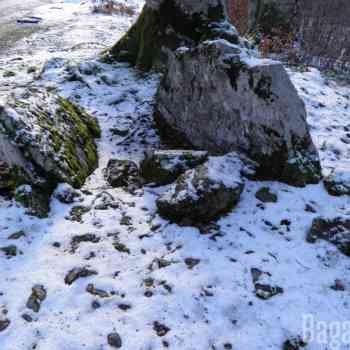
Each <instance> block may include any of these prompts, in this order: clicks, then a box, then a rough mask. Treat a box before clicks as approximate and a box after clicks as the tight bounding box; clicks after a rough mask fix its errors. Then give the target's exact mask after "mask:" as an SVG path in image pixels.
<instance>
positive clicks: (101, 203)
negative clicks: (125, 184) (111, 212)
mask: <svg viewBox="0 0 350 350" xmlns="http://www.w3.org/2000/svg"><path fill="white" fill-rule="evenodd" d="M93 205H94V209H95V210H108V209H110V208H112V209H118V208H119V203H118V202H116V201H115V199H114V197H113V196H112V195H111V194H110V193H108V192H106V191H103V192H101V193H99V194H98V195H97V196H96V198H95V199H94V202H93Z"/></svg>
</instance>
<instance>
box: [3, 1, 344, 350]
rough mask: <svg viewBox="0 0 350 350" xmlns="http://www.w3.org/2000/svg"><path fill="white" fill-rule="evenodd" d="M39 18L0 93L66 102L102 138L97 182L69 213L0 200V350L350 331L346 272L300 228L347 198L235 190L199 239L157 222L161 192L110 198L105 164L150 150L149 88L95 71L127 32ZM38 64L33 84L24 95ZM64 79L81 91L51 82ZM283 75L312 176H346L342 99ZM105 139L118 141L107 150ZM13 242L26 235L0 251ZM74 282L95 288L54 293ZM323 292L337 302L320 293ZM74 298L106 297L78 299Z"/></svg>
mask: <svg viewBox="0 0 350 350" xmlns="http://www.w3.org/2000/svg"><path fill="white" fill-rule="evenodd" d="M37 15H38V16H42V17H44V19H45V20H47V21H50V24H52V25H51V30H50V31H49V32H47V33H40V32H39V33H36V34H35V35H34V36H33V37H30V38H27V39H26V40H24V41H22V42H20V43H19V46H17V47H16V48H14V49H13V50H11V51H10V52H9V54H8V55H7V56H6V57H0V94H2V95H5V94H7V93H9V92H12V93H16V94H20V93H21V92H22V89H23V87H25V86H28V85H29V84H38V85H41V86H46V87H48V88H50V89H57V90H58V91H59V92H60V93H61V94H63V95H64V96H68V97H70V98H72V99H73V100H75V101H77V102H79V103H80V104H81V105H83V106H84V107H85V108H86V109H87V110H88V111H89V112H90V113H91V114H93V115H94V116H95V117H96V118H97V119H98V120H99V122H100V126H101V128H102V131H103V133H102V138H101V140H100V141H99V154H100V167H99V168H98V169H97V170H96V172H95V173H94V174H93V175H92V176H91V177H90V178H89V180H88V181H87V183H86V185H85V186H84V188H83V191H82V197H81V199H80V200H77V202H76V203H75V204H72V205H64V204H61V203H60V202H58V201H57V200H56V199H53V200H52V211H51V213H50V216H49V218H48V219H44V220H39V219H36V218H33V217H30V216H28V215H26V214H25V211H24V209H22V208H20V207H19V206H18V205H17V204H16V203H15V202H11V201H6V200H4V199H2V198H0V247H3V246H8V245H10V244H15V245H16V246H17V248H18V249H19V251H20V254H18V255H17V256H15V257H11V258H7V257H6V256H5V254H2V253H1V252H0V320H1V319H5V318H6V319H8V320H10V322H11V323H10V325H9V327H8V328H7V329H6V330H5V331H3V332H1V333H0V349H1V350H29V349H36V350H81V349H84V350H107V349H109V348H110V347H109V345H108V344H107V335H108V334H109V333H111V332H118V334H119V335H120V337H121V339H122V343H123V346H122V348H123V349H128V350H151V349H153V350H156V349H163V348H170V349H176V350H207V349H213V350H221V349H231V348H232V349H240V350H248V349H249V350H262V349H264V350H265V349H272V350H275V349H276V350H277V349H282V344H283V342H284V341H285V340H286V339H287V338H289V337H295V336H298V335H301V334H302V325H303V316H305V315H313V316H314V317H315V320H317V321H326V322H332V321H338V322H345V321H348V320H349V314H350V305H349V291H350V278H349V269H350V260H349V257H346V256H344V255H342V254H341V253H340V252H339V251H338V250H337V249H336V248H335V247H334V246H333V245H330V244H328V243H326V242H318V243H316V244H313V245H311V244H309V243H307V242H306V241H305V235H306V232H307V230H308V228H309V227H310V225H311V222H312V219H313V218H315V217H317V216H325V217H328V216H329V217H334V216H348V215H350V210H349V208H350V207H349V204H350V200H349V198H348V197H338V198H336V197H331V196H329V195H328V194H327V192H326V191H325V190H324V188H323V185H322V184H319V185H312V186H308V187H306V188H304V189H300V188H293V187H290V186H287V185H285V184H280V183H277V182H268V183H260V182H248V183H247V185H246V189H245V192H244V193H243V195H242V198H241V200H240V203H239V204H238V206H237V207H236V208H235V209H234V210H233V211H232V212H231V213H230V214H229V215H227V216H226V217H224V218H222V219H221V220H220V221H219V222H218V223H217V225H213V226H211V227H207V228H206V229H204V230H202V232H200V231H199V230H198V229H196V228H191V227H186V228H184V227H179V226H177V225H175V224H169V223H168V222H166V221H164V220H162V219H160V218H159V217H158V216H157V214H156V210H155V199H156V198H157V195H158V194H159V193H161V192H162V191H163V190H164V188H159V189H154V188H147V187H146V188H144V189H143V190H138V191H136V193H135V194H133V195H132V194H130V193H127V192H124V191H123V190H121V189H112V188H110V187H109V186H108V185H107V184H106V182H105V181H104V179H103V172H102V169H103V168H104V167H105V166H106V163H107V161H108V160H109V159H110V158H112V157H118V158H125V159H132V160H136V161H138V160H139V159H140V156H141V154H142V152H143V150H145V149H146V148H148V147H159V140H158V137H157V135H156V132H155V130H154V128H153V124H152V118H151V112H152V101H153V97H154V94H155V91H156V87H157V83H158V77H157V76H156V75H144V74H141V73H140V72H137V71H135V70H134V69H131V68H129V67H128V66H126V65H124V64H113V65H108V64H103V63H100V62H99V61H98V60H97V56H96V55H97V54H98V53H99V52H100V51H101V50H102V49H103V48H106V47H108V46H109V45H110V44H111V43H113V42H114V41H115V40H116V39H118V37H120V36H121V35H122V33H124V32H125V30H126V29H127V28H128V26H129V25H130V23H131V22H132V20H133V19H132V18H129V17H124V16H116V15H115V16H104V15H92V14H91V12H90V9H89V5H88V4H87V3H85V4H83V5H79V4H78V3H76V2H75V1H74V2H73V1H72V2H71V3H59V4H58V5H55V6H52V5H49V6H45V7H42V8H39V9H38V10H37ZM47 60H50V64H46V68H45V69H44V70H43V71H42V74H41V79H37V80H35V81H34V82H33V79H34V77H36V76H38V73H39V71H41V69H42V68H41V67H42V66H43V64H44V62H46V61H47ZM67 65H68V66H69V67H70V68H69V70H68V71H70V72H71V71H72V70H73V71H75V72H78V74H79V76H80V79H79V81H75V82H67V81H66V80H65V77H66V76H67V74H68V73H67V68H66V67H67ZM30 67H34V68H35V69H36V70H35V69H29V70H28V68H30ZM9 71H11V72H14V73H15V74H16V75H15V76H11V74H8V73H7V72H9ZM91 72H93V74H91ZM4 73H5V74H4ZM6 73H7V74H6ZM290 75H291V77H292V80H293V82H294V83H295V85H296V86H297V88H298V91H299V93H300V95H301V96H302V98H303V99H304V101H305V102H306V105H307V109H308V118H309V119H308V121H309V124H310V125H311V132H312V135H313V138H314V141H315V143H316V145H317V146H318V148H319V150H320V155H321V159H322V164H323V167H324V168H325V169H326V170H327V169H330V168H332V167H343V168H344V167H345V168H346V167H347V166H349V165H348V164H349V160H350V154H349V146H348V144H347V142H345V141H344V140H347V139H349V140H350V134H349V133H348V130H347V128H348V124H350V123H349V122H348V121H347V115H348V109H349V105H350V87H349V86H346V85H345V86H344V85H341V84H338V83H336V82H335V81H333V80H327V79H325V78H324V77H322V76H321V74H320V73H319V72H318V71H317V70H315V69H311V70H309V71H307V72H293V71H290ZM345 127H346V128H345ZM349 128H350V125H349ZM115 129H122V130H127V131H128V133H127V135H126V136H125V134H124V133H123V134H124V136H118V135H116V133H115ZM349 130H350V129H349ZM262 186H269V187H270V189H271V191H273V192H274V193H276V194H277V196H278V201H277V203H269V204H262V203H261V202H259V201H258V200H257V199H256V198H255V193H256V191H257V190H258V189H259V188H261V187H262ZM110 201H113V202H117V203H118V207H117V208H116V206H115V205H113V208H111V207H110V208H108V205H107V209H106V210H101V209H100V208H101V206H99V205H98V204H101V203H108V202H110ZM77 205H80V206H84V207H86V208H87V209H86V211H87V212H86V213H85V214H83V216H82V221H81V222H76V221H71V220H69V219H68V217H69V213H70V210H71V208H72V207H74V206H77ZM310 208H313V210H312V211H314V212H311V211H310ZM306 209H307V210H306ZM18 231H23V233H24V235H23V236H21V237H20V238H19V239H17V240H13V239H9V238H8V237H9V236H10V235H12V234H13V233H15V232H18ZM84 234H94V235H95V236H94V237H95V238H94V239H93V242H81V243H80V244H79V245H76V244H73V246H72V241H73V238H74V237H76V236H78V235H84ZM75 242H76V239H75ZM116 243H119V244H116ZM116 247H117V248H118V249H116ZM76 267H87V268H89V269H91V270H94V271H96V272H97V274H94V275H92V276H90V277H87V278H80V279H78V280H77V281H75V283H73V284H72V285H67V284H65V276H66V275H67V273H68V272H69V271H70V270H72V269H73V268H76ZM252 268H258V269H259V270H261V271H264V272H268V273H269V274H271V276H270V277H269V278H270V280H271V281H272V282H271V283H272V284H274V285H277V286H279V287H282V288H283V290H284V292H283V294H279V295H277V296H275V297H273V298H271V299H269V300H261V299H259V298H257V297H256V295H255V293H254V285H253V281H252V275H251V269H252ZM335 280H341V281H342V282H343V284H344V285H345V291H335V290H333V289H331V286H333V285H334V283H335ZM36 284H41V285H43V286H44V287H45V289H46V290H47V298H46V299H45V300H44V301H43V302H42V305H41V309H40V312H39V313H33V312H32V311H31V310H29V309H28V308H26V302H27V300H28V297H29V296H30V294H31V289H32V287H33V286H34V285H36ZM88 284H93V285H94V287H95V288H97V289H101V290H104V291H105V292H107V294H108V295H104V296H105V297H103V298H102V297H99V296H96V295H92V294H91V288H90V289H89V290H90V293H89V292H88V291H87V290H86V289H87V285H88ZM160 325H163V326H164V327H161V326H160ZM157 333H158V334H157ZM164 333H165V334H164ZM160 335H162V336H160ZM330 339H331V338H330V337H328V339H326V341H327V340H328V345H327V344H320V343H317V342H310V343H309V345H308V349H311V350H313V349H332V348H333V349H347V348H349V347H350V344H341V345H340V346H339V347H332V345H331V344H330ZM336 345H339V344H336Z"/></svg>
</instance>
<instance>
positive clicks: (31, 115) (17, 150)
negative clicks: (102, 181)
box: [0, 91, 100, 196]
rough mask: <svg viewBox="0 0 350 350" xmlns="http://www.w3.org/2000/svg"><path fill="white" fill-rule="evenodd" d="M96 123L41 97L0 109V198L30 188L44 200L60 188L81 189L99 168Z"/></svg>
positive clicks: (14, 100) (59, 102) (66, 105)
mask: <svg viewBox="0 0 350 350" xmlns="http://www.w3.org/2000/svg"><path fill="white" fill-rule="evenodd" d="M99 134H100V130H99V127H98V125H97V122H96V120H95V119H94V118H92V117H91V116H89V115H88V114H87V113H86V112H85V111H84V110H82V109H81V108H79V107H77V106H76V105H74V104H73V103H71V102H69V101H68V100H67V99H65V98H62V97H60V96H57V95H55V94H52V93H48V92H44V91H36V92H28V93H27V95H26V96H25V97H23V98H14V97H10V98H9V99H8V100H7V101H6V102H5V103H3V104H1V105H0V192H1V193H8V194H11V193H12V194H13V193H14V190H15V188H16V187H18V186H20V185H24V184H25V185H30V186H31V187H32V189H33V191H36V190H39V191H43V192H44V193H46V194H47V195H48V196H49V195H50V194H51V193H52V191H53V190H54V188H55V186H56V185H57V184H58V183H61V182H65V183H69V184H71V185H72V186H74V187H80V186H82V185H83V184H84V182H85V179H86V177H87V176H89V175H90V174H91V172H92V171H94V170H95V168H96V167H97V163H98V156H97V148H96V145H95V141H94V139H95V138H96V137H98V136H99Z"/></svg>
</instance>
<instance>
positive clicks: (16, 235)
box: [7, 230, 26, 240]
mask: <svg viewBox="0 0 350 350" xmlns="http://www.w3.org/2000/svg"><path fill="white" fill-rule="evenodd" d="M25 235H26V234H25V232H24V231H22V230H21V231H17V232H14V233H12V234H11V235H9V236H8V237H7V239H11V240H12V239H13V240H17V239H20V238H22V237H25Z"/></svg>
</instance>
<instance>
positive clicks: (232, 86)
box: [155, 40, 320, 186]
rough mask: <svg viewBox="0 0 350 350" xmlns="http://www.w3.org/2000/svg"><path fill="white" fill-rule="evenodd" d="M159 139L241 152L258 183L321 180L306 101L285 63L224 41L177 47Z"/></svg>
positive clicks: (161, 107)
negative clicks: (254, 165) (250, 163)
mask: <svg viewBox="0 0 350 350" xmlns="http://www.w3.org/2000/svg"><path fill="white" fill-rule="evenodd" d="M155 117H156V121H157V124H158V126H159V128H160V130H161V131H162V134H163V135H164V136H165V137H166V138H167V139H173V140H174V139H175V140H176V141H178V142H181V141H182V140H186V141H187V142H190V143H191V144H192V145H193V147H194V148H198V149H204V150H208V151H210V152H212V153H218V154H224V153H227V152H231V151H238V152H243V153H244V154H246V155H247V156H248V157H250V158H251V159H253V160H254V161H256V162H257V163H258V164H259V168H258V170H257V174H258V177H259V178H262V179H274V180H281V181H283V182H286V183H289V184H293V185H297V186H304V185H305V184H309V183H317V182H318V181H319V180H320V165H319V159H318V153H317V151H316V148H315V146H314V144H313V142H312V140H311V137H310V133H309V128H308V125H307V123H306V111H305V106H304V103H303V101H302V100H301V99H300V98H299V96H298V94H297V92H296V89H295V88H294V86H293V84H292V83H291V81H290V79H289V77H288V75H287V73H286V71H285V70H284V68H283V66H282V64H280V63H278V62H274V61H270V60H260V59H256V58H253V57H251V56H250V55H249V52H248V51H246V50H245V49H242V48H241V47H239V46H237V45H233V44H231V43H229V42H227V41H226V40H214V41H205V42H203V43H202V44H200V45H198V46H197V47H195V48H191V49H184V48H180V49H178V50H177V51H176V52H175V53H174V54H173V55H171V56H170V59H169V65H168V70H167V72H166V74H165V76H164V78H163V80H162V82H161V85H160V87H159V90H158V94H157V101H156V112H155Z"/></svg>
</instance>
